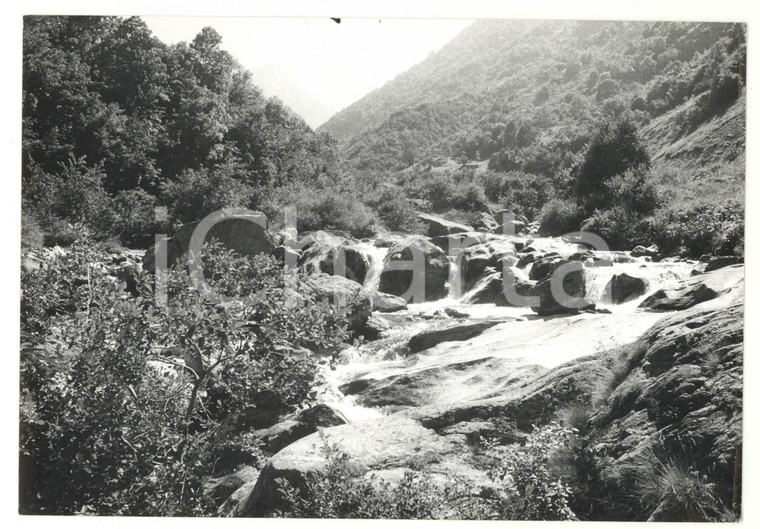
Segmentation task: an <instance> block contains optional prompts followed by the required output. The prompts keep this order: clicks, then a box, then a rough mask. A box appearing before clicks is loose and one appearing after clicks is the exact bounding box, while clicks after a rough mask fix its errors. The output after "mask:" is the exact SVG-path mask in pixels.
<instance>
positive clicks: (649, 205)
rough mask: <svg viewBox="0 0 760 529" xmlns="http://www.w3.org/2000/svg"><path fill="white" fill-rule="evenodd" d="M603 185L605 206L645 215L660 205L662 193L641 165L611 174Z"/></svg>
mask: <svg viewBox="0 0 760 529" xmlns="http://www.w3.org/2000/svg"><path fill="white" fill-rule="evenodd" d="M604 187H605V188H606V195H607V199H606V200H607V207H611V206H612V207H615V206H617V207H620V208H622V209H624V210H625V211H627V212H629V213H631V214H633V215H647V214H649V213H651V212H652V211H654V210H655V209H657V208H658V207H660V206H661V205H662V201H663V195H662V193H661V192H660V190H659V189H658V188H657V185H656V184H655V182H654V179H653V178H652V176H651V174H650V173H649V171H648V170H647V169H645V168H644V167H642V166H638V167H636V168H633V169H629V170H627V171H626V172H624V173H622V174H617V175H615V176H613V177H612V178H610V179H609V180H608V181H607V182H605V184H604Z"/></svg>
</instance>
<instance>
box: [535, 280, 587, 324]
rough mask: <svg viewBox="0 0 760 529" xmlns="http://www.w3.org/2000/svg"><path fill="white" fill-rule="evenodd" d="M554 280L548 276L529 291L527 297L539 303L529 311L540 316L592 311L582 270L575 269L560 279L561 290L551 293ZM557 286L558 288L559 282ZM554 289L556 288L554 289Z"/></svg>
mask: <svg viewBox="0 0 760 529" xmlns="http://www.w3.org/2000/svg"><path fill="white" fill-rule="evenodd" d="M555 281H556V280H555V279H554V278H553V277H552V276H551V275H550V276H549V277H545V278H544V279H542V280H540V281H539V282H538V283H536V285H535V286H534V287H533V288H531V289H530V291H529V292H528V295H530V296H536V297H538V298H539V303H538V304H537V305H535V306H532V307H531V310H532V311H533V312H535V313H537V314H539V315H541V316H549V315H552V314H575V313H576V312H578V311H580V310H587V309H593V308H594V304H593V303H592V302H591V301H589V300H587V299H586V297H585V296H586V278H585V274H584V272H583V270H582V269H575V270H572V271H570V272H569V273H567V274H565V275H564V277H563V278H562V288H561V289H558V291H557V292H556V295H555V292H553V288H552V285H553V284H555ZM556 282H557V286H559V284H558V283H559V282H558V281H556ZM555 289H556V288H555Z"/></svg>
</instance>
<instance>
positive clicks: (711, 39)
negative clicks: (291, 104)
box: [317, 20, 746, 188]
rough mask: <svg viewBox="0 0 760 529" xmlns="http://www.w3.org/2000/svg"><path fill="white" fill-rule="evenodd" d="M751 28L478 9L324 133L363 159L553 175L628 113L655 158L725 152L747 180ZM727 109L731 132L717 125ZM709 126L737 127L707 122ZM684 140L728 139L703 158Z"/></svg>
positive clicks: (695, 166)
mask: <svg viewBox="0 0 760 529" xmlns="http://www.w3.org/2000/svg"><path fill="white" fill-rule="evenodd" d="M744 33H745V27H744V26H743V25H741V24H730V23H663V22H576V21H509V20H479V21H476V22H475V23H473V24H472V25H471V26H469V27H468V28H466V29H465V30H464V31H463V32H462V33H460V34H459V35H458V36H457V37H455V38H454V39H453V40H452V41H450V42H449V43H448V44H446V45H445V46H444V47H443V48H441V49H440V50H439V51H438V52H436V53H434V54H432V55H431V56H430V57H429V58H428V59H426V60H424V61H422V62H421V63H419V64H418V65H416V66H414V67H412V68H411V69H409V70H407V71H406V72H403V73H402V74H399V75H398V76H397V77H396V78H395V79H394V80H392V81H389V82H388V83H387V84H386V85H385V86H383V87H382V88H379V89H377V90H375V91H373V92H371V93H369V94H367V95H366V96H365V97H364V98H362V99H360V100H359V101H357V102H355V103H354V104H352V105H350V106H349V107H347V108H345V109H343V110H342V111H340V112H338V113H337V114H335V115H334V116H333V117H332V118H330V119H329V120H328V121H327V122H326V123H324V124H323V125H321V126H320V127H318V128H317V131H319V132H329V133H330V134H332V135H333V136H334V137H335V138H336V139H337V140H338V142H339V147H340V149H341V151H342V154H343V155H344V157H345V158H346V159H347V160H348V161H349V163H350V164H351V165H352V166H353V167H354V168H355V169H357V170H359V171H370V172H372V171H392V172H393V171H397V170H400V169H404V168H406V167H409V166H411V165H413V164H429V163H430V160H431V158H432V157H435V156H446V157H450V158H460V159H462V160H464V161H466V160H469V161H475V160H477V161H484V160H488V161H489V166H490V167H491V168H493V169H494V170H510V169H516V168H519V169H522V170H526V171H527V172H534V173H543V174H546V175H547V176H551V175H555V174H557V173H558V172H560V171H562V170H565V169H569V168H570V167H571V166H572V164H573V163H575V162H576V161H577V159H578V156H579V153H580V152H581V151H582V149H583V147H584V145H585V144H586V142H587V141H588V138H589V135H590V131H591V129H592V127H593V124H594V123H596V122H598V121H600V120H603V119H616V118H619V117H620V116H622V115H624V114H625V115H629V116H631V117H632V118H633V120H634V121H635V123H636V125H637V127H638V128H639V131H640V133H641V136H642V138H643V139H644V140H645V142H646V144H647V147H648V149H649V151H650V153H651V154H652V156H653V160H654V162H655V165H658V164H659V165H667V163H673V162H677V161H679V160H681V159H683V160H682V161H684V162H685V163H684V165H685V167H686V168H687V169H688V170H690V171H696V172H697V173H699V176H700V177H701V176H704V175H705V174H706V173H707V172H708V171H712V170H714V169H715V164H718V166H721V165H722V166H723V167H722V168H721V170H724V172H725V173H726V174H731V175H734V176H736V178H735V179H739V177H740V176H742V175H743V171H744V169H743V164H742V163H741V157H742V156H743V155H742V152H743V150H744V140H743V130H744V113H745V111H744V105H745V103H744V98H743V97H742V96H741V91H742V90H743V88H742V84H743V79H744V76H745V75H746V74H745V69H746V66H745V64H746V45H745V43H744ZM726 116H728V118H730V119H729V121H731V125H730V126H729V127H728V129H731V130H730V131H729V130H728V129H726V128H725V127H716V126H715V123H713V121H714V120H724V121H725V119H726ZM710 123H713V124H712V125H710ZM705 126H707V127H708V129H709V130H715V131H717V132H719V133H721V134H722V133H723V132H724V131H725V132H727V136H726V137H725V138H723V139H720V138H719V139H717V140H714V139H711V138H709V137H708V136H709V135H708V134H705V133H704V132H705V131H704V130H703V131H702V133H698V132H699V130H700V129H701V128H702V127H705ZM708 129H705V130H708ZM695 133H696V134H695ZM520 134H522V135H523V137H520ZM687 138H691V140H687ZM724 140H725V141H724ZM686 141H696V142H697V143H696V144H694V145H692V148H691V150H692V151H693V150H694V149H695V148H696V149H698V150H700V149H701V150H702V151H707V150H709V149H710V148H711V147H714V146H715V145H716V144H723V143H728V144H730V148H725V149H722V150H721V152H720V155H719V156H717V158H716V157H713V158H715V159H712V160H711V161H710V163H707V164H706V165H705V164H700V163H698V162H699V160H700V159H701V158H700V156H697V158H696V160H697V161H696V162H695V161H694V160H693V158H694V156H693V153H692V155H688V151H689V149H684V145H683V144H684V142H686ZM678 142H680V147H678V146H676V144H677V143H678ZM666 154H667V156H666ZM737 160H739V162H737V163H736V164H735V166H730V165H731V164H733V162H735V161H737ZM702 161H704V160H702ZM740 166H741V167H740ZM742 178H743V176H742ZM737 183H739V182H737ZM732 187H733V188H738V187H741V186H739V185H736V186H732Z"/></svg>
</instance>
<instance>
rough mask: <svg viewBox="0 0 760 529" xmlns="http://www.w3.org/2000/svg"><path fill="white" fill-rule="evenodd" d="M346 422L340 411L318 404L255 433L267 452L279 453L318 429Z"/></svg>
mask: <svg viewBox="0 0 760 529" xmlns="http://www.w3.org/2000/svg"><path fill="white" fill-rule="evenodd" d="M346 422H348V421H346V418H345V417H344V416H343V414H342V413H340V412H339V411H337V410H335V409H333V408H331V407H330V406H328V405H327V404H317V405H315V406H312V407H311V408H307V409H305V410H303V411H301V412H299V413H297V414H295V415H294V416H293V417H291V418H289V419H285V420H283V421H281V422H279V423H277V424H275V425H274V426H272V427H270V428H267V429H265V430H258V431H256V432H254V436H255V437H256V438H257V439H259V440H260V441H261V446H262V447H263V448H264V449H265V450H267V451H269V452H272V453H277V452H279V451H280V450H282V449H283V448H285V447H286V446H288V445H290V444H292V443H294V442H295V441H297V440H299V439H301V438H302V437H306V436H307V435H309V434H312V433H314V432H316V431H317V429H318V428H328V427H330V426H339V425H341V424H346ZM241 485H242V484H241Z"/></svg>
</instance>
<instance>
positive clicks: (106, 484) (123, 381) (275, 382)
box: [20, 242, 346, 516]
mask: <svg viewBox="0 0 760 529" xmlns="http://www.w3.org/2000/svg"><path fill="white" fill-rule="evenodd" d="M203 263H204V267H205V271H206V277H207V281H208V283H209V285H210V286H211V287H212V288H214V289H216V290H217V291H219V292H220V293H222V294H224V295H226V296H247V295H250V294H253V293H255V292H264V295H263V297H261V298H260V302H259V303H257V304H255V305H252V306H249V307H246V306H242V305H238V304H235V303H230V304H221V305H220V304H215V303H212V302H211V301H209V300H207V299H205V298H203V297H202V296H201V294H200V293H199V292H198V291H197V290H196V289H195V288H193V287H192V284H191V280H190V278H189V277H188V275H187V274H186V273H185V272H184V271H183V270H181V269H172V270H171V271H170V272H169V275H168V281H167V302H168V305H167V306H164V305H163V304H162V303H161V302H160V297H157V295H156V294H155V293H154V291H153V290H152V288H151V283H152V279H151V278H149V277H147V276H142V277H139V278H137V285H136V290H137V296H136V297H132V296H130V295H129V294H127V293H126V292H124V290H123V289H122V285H121V284H120V283H119V281H118V280H117V279H116V278H115V277H113V276H112V275H111V272H110V271H109V270H108V268H107V265H108V264H110V256H108V255H107V254H105V253H104V252H103V251H102V250H100V249H98V248H96V247H94V246H91V245H89V244H87V243H85V242H78V243H76V244H75V245H74V246H73V247H72V249H71V251H70V252H68V253H67V254H65V255H63V256H60V257H58V258H56V259H54V260H52V261H50V262H49V263H48V266H47V267H46V268H45V269H41V270H37V271H34V272H24V273H23V274H22V288H23V291H22V298H21V336H22V343H21V396H20V399H21V445H20V450H21V451H20V466H21V476H22V480H21V484H20V510H21V512H24V513H30V514H32V513H34V514H74V513H81V514H101V515H105V514H110V515H119V514H127V515H154V516H157V515H162V516H166V515H185V516H188V515H202V514H210V513H212V512H213V509H214V507H215V506H213V505H210V504H209V503H208V502H207V501H206V500H205V499H204V496H203V483H204V482H205V480H207V479H208V478H209V477H216V476H218V475H220V474H221V475H223V473H224V472H229V471H230V470H231V469H232V468H233V467H235V466H237V465H239V464H247V465H252V464H253V465H257V464H259V457H260V456H259V455H258V454H259V451H258V447H257V443H256V442H255V441H253V440H252V439H251V438H250V436H248V435H247V434H246V427H247V426H251V425H252V423H251V425H249V424H248V421H255V420H258V419H256V418H255V417H256V412H257V410H258V413H259V414H260V413H262V410H263V412H264V413H266V414H269V415H270V416H271V417H270V419H271V420H272V421H275V422H276V420H277V419H278V418H279V416H281V415H283V414H285V413H288V412H289V411H292V410H294V409H296V408H297V407H299V406H301V405H302V404H303V403H305V402H309V401H310V400H311V399H313V397H314V393H313V389H314V387H315V384H316V383H317V381H318V380H317V369H316V366H315V362H316V360H315V358H314V356H313V355H312V353H311V352H310V351H309V350H308V349H306V347H307V346H318V347H320V348H322V349H327V350H329V349H330V348H331V347H335V346H336V345H337V344H338V343H340V342H341V341H342V340H343V339H344V337H345V336H346V333H345V318H344V315H343V313H342V311H340V310H337V309H335V308H333V307H332V306H330V305H328V304H326V303H319V302H317V301H316V300H315V299H313V298H312V297H311V296H310V295H309V294H307V293H301V294H300V297H298V298H294V299H292V300H291V302H289V303H286V296H287V292H286V290H285V288H284V283H283V281H284V278H283V275H282V269H281V267H280V266H279V265H278V264H277V263H276V262H275V261H274V260H273V259H272V258H270V257H263V256H260V257H256V258H252V259H247V258H241V257H239V256H237V255H236V254H234V253H233V252H231V251H226V250H223V249H221V248H220V247H217V246H206V251H205V252H204V256H203ZM252 413H253V414H252ZM251 414H252V415H251Z"/></svg>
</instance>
